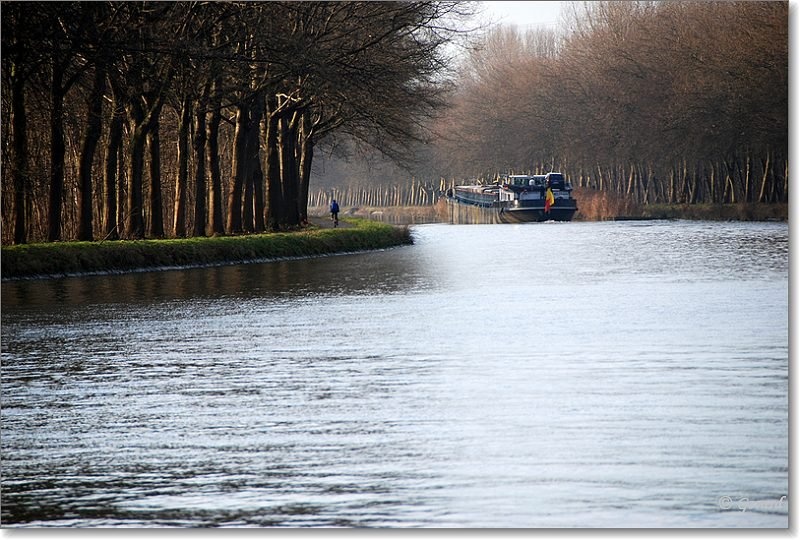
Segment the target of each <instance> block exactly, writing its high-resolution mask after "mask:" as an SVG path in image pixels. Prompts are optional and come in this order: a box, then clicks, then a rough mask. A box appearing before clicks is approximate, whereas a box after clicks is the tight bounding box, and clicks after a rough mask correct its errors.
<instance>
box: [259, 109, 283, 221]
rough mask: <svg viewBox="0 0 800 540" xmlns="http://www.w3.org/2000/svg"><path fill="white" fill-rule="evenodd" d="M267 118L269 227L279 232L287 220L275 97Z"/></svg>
mask: <svg viewBox="0 0 800 540" xmlns="http://www.w3.org/2000/svg"><path fill="white" fill-rule="evenodd" d="M268 104H269V106H268V108H267V117H266V122H264V130H265V133H264V143H265V146H266V149H267V156H266V159H267V200H268V201H269V202H268V206H267V226H268V227H269V229H270V230H278V229H280V228H281V226H282V224H283V223H284V221H285V220H286V217H285V212H286V204H285V202H284V195H283V184H282V183H281V169H280V158H279V150H278V117H277V114H275V113H274V112H273V111H274V110H275V109H276V107H277V101H276V98H275V97H274V96H270V98H269V101H268Z"/></svg>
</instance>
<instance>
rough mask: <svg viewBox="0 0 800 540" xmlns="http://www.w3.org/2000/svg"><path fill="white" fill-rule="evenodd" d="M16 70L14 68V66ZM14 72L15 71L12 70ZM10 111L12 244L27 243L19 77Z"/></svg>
mask: <svg viewBox="0 0 800 540" xmlns="http://www.w3.org/2000/svg"><path fill="white" fill-rule="evenodd" d="M15 68H16V66H15ZM14 71H16V69H14ZM11 110H12V114H13V124H12V125H13V128H12V129H13V131H14V133H13V134H14V161H13V165H12V166H13V174H14V243H15V244H24V243H26V242H27V238H28V236H27V230H26V229H27V223H26V221H27V220H26V211H25V207H26V200H27V191H28V185H29V184H30V179H29V177H28V117H27V115H26V112H25V81H24V79H23V78H22V77H20V76H19V75H16V76H15V77H14V79H13V82H12V86H11Z"/></svg>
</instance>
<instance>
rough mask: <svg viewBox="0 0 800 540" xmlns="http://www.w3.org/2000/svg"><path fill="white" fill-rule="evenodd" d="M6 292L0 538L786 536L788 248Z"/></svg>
mask: <svg viewBox="0 0 800 540" xmlns="http://www.w3.org/2000/svg"><path fill="white" fill-rule="evenodd" d="M414 234H415V237H416V240H417V242H416V244H415V245H414V246H410V247H407V248H400V249H396V250H389V251H386V252H381V253H374V254H364V255H354V256H342V257H329V258H323V259H317V260H306V261H284V262H280V263H272V264H267V265H246V266H236V267H220V268H209V269H202V270H190V271H183V272H159V273H154V272H151V273H143V274H134V275H129V276H96V277H91V278H85V279H77V278H71V279H64V280H53V281H38V282H13V283H4V284H3V290H2V302H3V306H2V307H3V309H2V328H1V330H2V364H3V368H2V373H1V375H2V386H3V395H2V410H0V415H1V417H2V423H1V424H0V425H1V426H2V437H0V445H2V456H3V458H2V459H3V472H4V475H3V480H2V482H3V484H2V487H3V505H2V507H0V512H2V514H0V516H1V517H2V520H3V523H4V525H8V524H11V525H12V526H42V525H45V526H71V527H76V526H124V525H129V526H154V525H155V526H272V525H276V526H381V527H387V526H403V527H411V526H438V527H443V526H519V527H524V526H543V527H550V526H590V527H591V526H619V525H625V526H659V525H665V526H749V527H758V526H786V524H787V521H788V511H787V509H785V508H784V509H781V508H778V509H777V510H769V511H764V510H754V511H752V512H751V511H748V512H746V513H742V512H724V511H722V510H721V509H720V507H719V504H718V500H719V498H720V497H721V496H726V495H727V496H731V497H748V498H749V499H750V500H770V499H775V500H779V499H780V497H781V496H782V495H785V494H786V493H787V491H788V327H787V326H788V325H787V317H786V314H787V311H788V307H787V306H788V252H787V250H786V246H787V245H788V227H786V226H785V225H781V224H778V225H771V224H703V223H681V222H679V223H647V224H636V223H625V224H615V223H608V224H578V223H571V224H534V225H531V226H528V225H519V226H500V225H497V226H464V227H462V226H450V225H435V226H425V227H418V228H415V229H414Z"/></svg>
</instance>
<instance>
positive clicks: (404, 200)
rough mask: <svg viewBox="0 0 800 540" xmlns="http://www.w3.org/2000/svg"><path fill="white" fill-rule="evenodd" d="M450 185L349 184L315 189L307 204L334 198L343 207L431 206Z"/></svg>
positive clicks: (417, 183) (442, 181) (324, 204)
mask: <svg viewBox="0 0 800 540" xmlns="http://www.w3.org/2000/svg"><path fill="white" fill-rule="evenodd" d="M448 187H450V185H449V184H446V183H445V181H444V180H440V181H439V182H432V181H417V180H416V179H412V181H411V183H410V184H394V185H378V184H362V185H349V186H344V187H342V188H334V189H318V190H316V191H314V192H313V193H311V195H310V197H309V202H308V204H309V206H316V207H320V206H328V205H330V202H331V200H333V199H336V201H337V202H338V203H339V205H340V206H344V207H351V208H352V207H359V206H367V207H389V206H428V205H434V204H436V203H437V202H439V200H440V199H441V198H442V197H443V196H444V193H445V191H446V189H447V188H448Z"/></svg>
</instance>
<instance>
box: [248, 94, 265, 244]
mask: <svg viewBox="0 0 800 540" xmlns="http://www.w3.org/2000/svg"><path fill="white" fill-rule="evenodd" d="M263 117H264V100H263V99H258V100H256V102H255V103H254V105H253V108H252V118H251V121H250V129H249V134H248V143H247V144H248V148H247V154H248V168H249V171H250V172H249V174H248V176H249V178H250V182H251V184H252V191H253V228H254V230H255V231H256V232H263V231H264V230H265V229H266V225H265V222H264V216H265V208H264V170H263V168H262V167H261V141H260V140H259V134H260V126H261V121H262V119H263Z"/></svg>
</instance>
